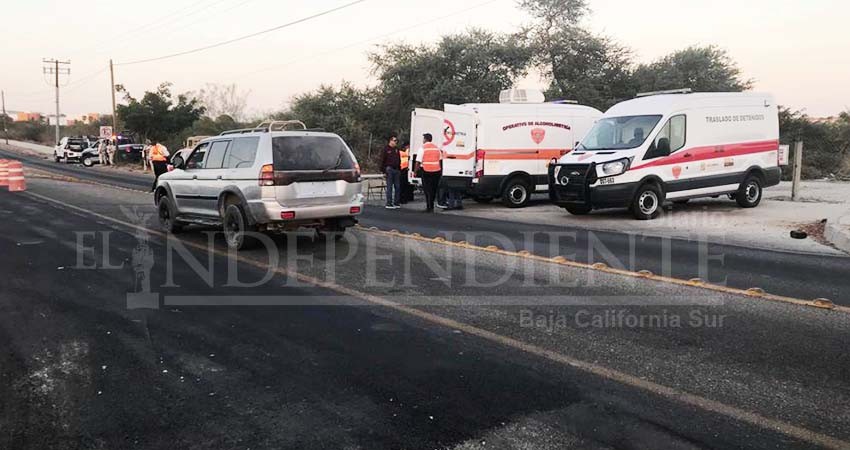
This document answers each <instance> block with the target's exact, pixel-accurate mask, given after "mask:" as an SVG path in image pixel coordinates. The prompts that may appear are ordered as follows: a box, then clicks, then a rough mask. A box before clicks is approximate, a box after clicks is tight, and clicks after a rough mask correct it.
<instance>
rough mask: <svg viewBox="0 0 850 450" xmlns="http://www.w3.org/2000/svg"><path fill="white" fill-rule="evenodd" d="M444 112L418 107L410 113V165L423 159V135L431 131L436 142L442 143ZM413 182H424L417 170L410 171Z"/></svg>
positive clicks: (409, 174)
mask: <svg viewBox="0 0 850 450" xmlns="http://www.w3.org/2000/svg"><path fill="white" fill-rule="evenodd" d="M443 120H444V119H443V112H442V111H437V110H434V109H422V108H416V109H414V110H413V112H412V113H411V115H410V150H411V152H410V167H411V168H413V167H415V165H414V162H415V161H422V135H423V134H425V133H431V135H432V136H434V143H436V144H437V145H439V144H440V142H441V141H440V136H442V135H443ZM408 178H409V179H410V182H411V183H415V184H422V183H421V181H420V180H419V178H418V177H416V174H415V171H413V170H410V171H408Z"/></svg>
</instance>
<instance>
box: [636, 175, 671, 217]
mask: <svg viewBox="0 0 850 450" xmlns="http://www.w3.org/2000/svg"><path fill="white" fill-rule="evenodd" d="M663 204H664V193H663V192H662V191H661V188H660V187H659V186H658V185H657V184H655V183H645V184H643V185H641V187H639V188H638V190H637V192H635V197H634V199H633V200H632V205H631V208H630V209H631V211H632V214H633V215H634V216H635V219H637V220H652V219H655V218H657V217H658V216H660V215H661V211H662V206H663Z"/></svg>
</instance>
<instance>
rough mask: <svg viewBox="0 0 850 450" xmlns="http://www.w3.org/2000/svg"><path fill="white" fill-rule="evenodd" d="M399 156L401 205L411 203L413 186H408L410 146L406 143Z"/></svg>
mask: <svg viewBox="0 0 850 450" xmlns="http://www.w3.org/2000/svg"><path fill="white" fill-rule="evenodd" d="M399 156H401V204H402V205H404V204H407V203H408V202H412V201H413V185H412V184H410V177H409V174H410V144H409V143H406V144H404V146H403V147H402V150H401V151H400V152H399Z"/></svg>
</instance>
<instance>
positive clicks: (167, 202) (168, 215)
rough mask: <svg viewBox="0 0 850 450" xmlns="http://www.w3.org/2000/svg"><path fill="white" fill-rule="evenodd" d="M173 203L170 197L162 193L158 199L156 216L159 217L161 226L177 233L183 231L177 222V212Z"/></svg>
mask: <svg viewBox="0 0 850 450" xmlns="http://www.w3.org/2000/svg"><path fill="white" fill-rule="evenodd" d="M176 211H177V210H176V208H175V207H174V204H173V203H172V202H171V199H169V198H168V196H167V195H164V196H163V197H162V198H160V199H159V203H158V205H157V216H158V217H159V224H160V226H162V228H163V229H164V230H165V231H166V232H168V233H171V234H178V233H180V232H181V231H183V227H182V226H181V225H180V223H179V222H177V220H176V217H177V212H176Z"/></svg>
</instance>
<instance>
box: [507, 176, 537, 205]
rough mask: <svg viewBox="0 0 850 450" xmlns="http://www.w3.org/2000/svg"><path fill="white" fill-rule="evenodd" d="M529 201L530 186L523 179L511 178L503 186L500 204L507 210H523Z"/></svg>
mask: <svg viewBox="0 0 850 450" xmlns="http://www.w3.org/2000/svg"><path fill="white" fill-rule="evenodd" d="M530 200H531V185H530V184H529V183H528V181H526V180H525V178H523V177H513V178H511V179H510V180H508V182H507V183H506V184H505V190H504V191H503V192H502V203H504V204H505V206H507V207H508V208H524V207H526V206H528V202H529V201H530Z"/></svg>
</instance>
